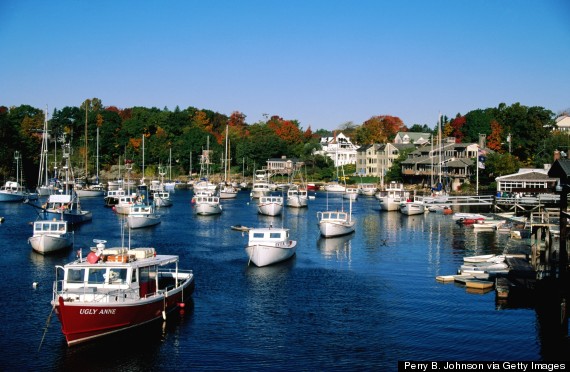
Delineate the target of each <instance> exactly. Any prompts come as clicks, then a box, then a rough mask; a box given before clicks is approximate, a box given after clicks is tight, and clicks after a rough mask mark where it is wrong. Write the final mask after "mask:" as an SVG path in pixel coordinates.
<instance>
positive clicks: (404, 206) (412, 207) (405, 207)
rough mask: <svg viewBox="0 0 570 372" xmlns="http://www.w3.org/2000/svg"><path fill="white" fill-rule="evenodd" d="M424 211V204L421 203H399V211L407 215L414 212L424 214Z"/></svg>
mask: <svg viewBox="0 0 570 372" xmlns="http://www.w3.org/2000/svg"><path fill="white" fill-rule="evenodd" d="M425 211H426V208H425V205H423V204H422V203H415V202H406V203H401V204H400V212H402V213H403V214H405V215H407V216H412V215H416V214H424V213H425Z"/></svg>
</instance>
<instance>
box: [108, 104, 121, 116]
mask: <svg viewBox="0 0 570 372" xmlns="http://www.w3.org/2000/svg"><path fill="white" fill-rule="evenodd" d="M105 111H111V112H116V113H117V114H119V115H120V114H121V110H119V109H118V108H117V106H108V107H105Z"/></svg>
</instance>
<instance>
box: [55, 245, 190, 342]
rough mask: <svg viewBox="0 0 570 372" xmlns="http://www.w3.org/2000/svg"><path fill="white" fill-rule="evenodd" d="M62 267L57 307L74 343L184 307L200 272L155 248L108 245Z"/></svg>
mask: <svg viewBox="0 0 570 372" xmlns="http://www.w3.org/2000/svg"><path fill="white" fill-rule="evenodd" d="M94 242H95V243H96V244H97V246H96V247H94V248H91V252H90V253H89V254H88V255H87V257H86V258H83V257H82V255H81V254H79V258H78V259H77V260H76V261H73V262H71V263H68V264H66V265H65V266H56V279H55V282H54V287H53V299H52V302H51V303H52V306H53V307H54V310H55V312H56V314H57V316H58V318H59V321H60V322H61V330H62V332H63V334H64V336H65V338H66V340H67V344H68V345H69V346H71V345H75V344H78V343H81V342H85V341H89V340H92V339H95V338H98V337H101V336H105V335H109V334H113V333H116V332H119V331H123V330H127V329H130V328H134V327H137V326H140V325H143V324H146V323H149V322H152V321H154V320H157V319H160V318H161V317H162V318H164V319H166V316H167V314H168V313H169V312H171V311H172V310H175V309H177V308H183V307H184V306H185V302H187V301H189V300H190V299H191V295H192V293H193V291H194V274H193V273H192V271H191V270H181V269H179V268H178V261H179V258H178V256H174V255H157V254H156V250H155V249H154V248H134V249H130V248H124V247H119V248H105V243H106V241H104V240H94Z"/></svg>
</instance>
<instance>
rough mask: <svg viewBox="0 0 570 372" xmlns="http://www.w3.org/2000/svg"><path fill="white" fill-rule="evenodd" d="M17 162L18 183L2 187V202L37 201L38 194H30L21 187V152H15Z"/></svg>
mask: <svg viewBox="0 0 570 372" xmlns="http://www.w3.org/2000/svg"><path fill="white" fill-rule="evenodd" d="M14 159H15V160H16V181H7V182H6V183H5V184H4V186H2V187H0V202H21V201H25V200H31V199H37V198H38V194H36V193H30V192H28V190H27V189H26V188H25V187H24V186H22V185H21V179H22V177H21V176H20V164H21V161H22V155H21V154H20V152H19V151H16V152H14Z"/></svg>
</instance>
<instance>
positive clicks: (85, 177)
mask: <svg viewBox="0 0 570 372" xmlns="http://www.w3.org/2000/svg"><path fill="white" fill-rule="evenodd" d="M87 152H88V151H87V101H85V182H87Z"/></svg>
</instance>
